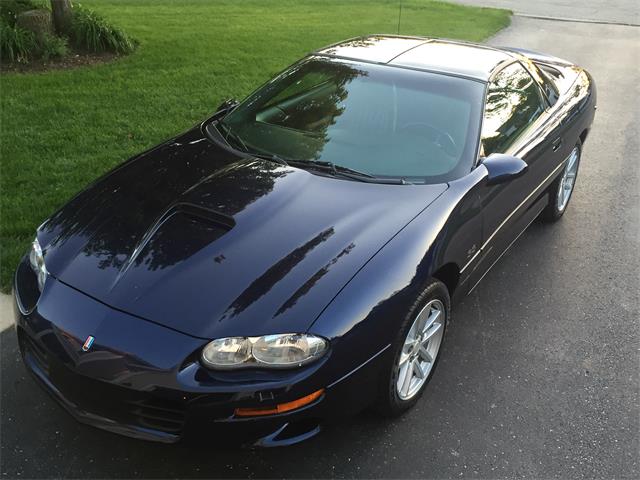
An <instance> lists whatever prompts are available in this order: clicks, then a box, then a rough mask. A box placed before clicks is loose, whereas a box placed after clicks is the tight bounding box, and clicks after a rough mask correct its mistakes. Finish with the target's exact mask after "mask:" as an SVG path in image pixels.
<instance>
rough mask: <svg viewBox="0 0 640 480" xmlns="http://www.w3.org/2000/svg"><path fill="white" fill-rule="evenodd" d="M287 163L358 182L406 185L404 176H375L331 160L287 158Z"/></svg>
mask: <svg viewBox="0 0 640 480" xmlns="http://www.w3.org/2000/svg"><path fill="white" fill-rule="evenodd" d="M289 164H290V165H293V166H295V167H300V168H309V167H311V168H315V169H317V170H321V171H323V172H328V173H330V174H331V175H333V176H334V177H345V178H349V179H351V180H357V181H359V182H367V183H385V184H390V185H407V184H410V182H407V181H406V180H405V179H404V178H383V177H376V176H375V175H371V174H370V173H366V172H361V171H359V170H355V169H353V168H349V167H345V166H342V165H336V164H335V163H333V162H327V161H321V160H289Z"/></svg>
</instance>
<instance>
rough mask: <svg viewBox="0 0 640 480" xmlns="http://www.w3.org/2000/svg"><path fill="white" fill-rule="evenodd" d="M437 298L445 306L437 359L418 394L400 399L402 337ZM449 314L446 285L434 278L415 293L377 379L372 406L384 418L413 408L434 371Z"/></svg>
mask: <svg viewBox="0 0 640 480" xmlns="http://www.w3.org/2000/svg"><path fill="white" fill-rule="evenodd" d="M434 299H438V300H440V301H441V302H442V304H443V305H444V314H445V318H444V322H443V327H444V332H443V336H442V341H441V343H440V349H439V350H438V353H437V355H436V358H435V360H434V362H433V366H432V367H431V370H430V371H429V373H428V376H427V380H426V381H425V382H424V384H423V385H422V387H421V388H420V390H419V391H418V393H416V394H415V395H414V396H413V397H412V398H410V399H409V400H403V399H401V398H400V396H399V395H398V391H397V388H396V383H397V381H398V369H397V365H398V362H399V360H400V355H401V353H402V349H403V346H404V342H405V339H406V337H407V334H408V333H409V329H410V328H411V326H412V325H413V322H414V320H415V319H416V317H417V316H418V314H419V313H420V311H422V309H423V308H424V307H425V306H426V305H427V304H428V303H429V302H430V301H432V300H434ZM450 316H451V299H450V298H449V292H448V291H447V287H446V286H445V285H444V284H443V283H442V282H440V281H438V280H435V279H430V280H429V281H428V282H427V284H426V286H425V287H424V289H423V291H422V293H420V295H418V297H417V298H416V299H415V301H414V302H413V304H412V305H411V306H410V307H409V308H408V310H407V313H406V314H405V316H404V318H403V321H402V325H401V327H400V329H399V330H398V334H397V336H396V338H395V340H394V342H393V344H392V345H391V351H392V352H393V355H392V356H391V361H390V362H389V364H388V365H387V366H386V367H385V369H384V370H383V372H382V374H381V378H380V392H379V394H378V399H377V402H376V404H375V409H376V411H378V413H380V414H382V415H384V416H387V417H395V416H398V415H401V414H402V413H404V412H405V411H407V410H409V409H410V408H411V407H413V406H414V405H415V404H416V403H417V402H418V400H419V399H420V397H421V396H422V394H423V393H424V391H425V389H426V387H427V385H428V384H429V381H430V380H431V378H432V377H433V372H434V371H435V369H436V367H437V366H438V360H439V358H440V352H442V346H443V344H444V338H445V335H446V330H447V325H448V323H449V318H450Z"/></svg>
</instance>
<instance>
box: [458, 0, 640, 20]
mask: <svg viewBox="0 0 640 480" xmlns="http://www.w3.org/2000/svg"><path fill="white" fill-rule="evenodd" d="M450 1H453V2H455V3H464V4H467V5H475V6H479V7H499V8H508V9H510V10H511V11H513V12H515V13H516V14H520V13H522V14H526V15H536V16H542V17H562V18H573V19H580V20H590V21H596V22H611V23H623V24H633V25H640V3H639V2H638V0H581V1H576V0H450Z"/></svg>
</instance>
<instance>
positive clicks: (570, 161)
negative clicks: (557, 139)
mask: <svg viewBox="0 0 640 480" xmlns="http://www.w3.org/2000/svg"><path fill="white" fill-rule="evenodd" d="M581 153H582V145H581V143H580V141H578V143H576V145H575V147H573V150H571V153H570V154H569V157H568V158H567V164H566V165H565V167H564V170H563V171H562V173H561V174H560V175H558V178H556V179H555V180H554V182H553V183H552V184H551V187H550V188H549V203H548V205H547V206H546V207H545V209H544V210H543V212H542V219H543V220H544V221H546V222H555V221H557V220H560V217H562V215H563V214H564V212H565V210H566V209H567V205H569V200H571V194H572V193H573V187H575V184H576V178H577V177H578V167H579V166H580V154H581Z"/></svg>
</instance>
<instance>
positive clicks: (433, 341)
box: [377, 279, 451, 416]
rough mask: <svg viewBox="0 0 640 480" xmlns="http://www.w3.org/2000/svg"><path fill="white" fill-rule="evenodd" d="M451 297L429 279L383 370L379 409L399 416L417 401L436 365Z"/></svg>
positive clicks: (413, 306)
mask: <svg viewBox="0 0 640 480" xmlns="http://www.w3.org/2000/svg"><path fill="white" fill-rule="evenodd" d="M450 311H451V300H450V298H449V293H448V291H447V288H446V287H445V285H444V284H443V283H442V282H440V281H438V280H434V279H432V280H430V281H429V283H428V284H427V286H426V287H425V288H424V290H423V291H422V293H421V294H420V295H419V296H418V298H417V299H416V300H415V302H414V303H413V304H412V305H411V307H410V308H409V310H408V313H407V315H406V316H405V318H404V321H403V324H402V327H401V328H400V331H399V332H398V335H397V337H396V339H395V341H394V343H393V345H392V348H393V351H394V355H393V357H392V362H391V364H390V365H388V366H387V368H386V370H385V371H384V372H383V373H384V375H383V378H382V382H381V385H382V388H381V391H380V395H379V398H378V403H377V407H378V408H377V409H378V411H379V412H380V413H382V414H384V415H387V416H396V415H399V414H401V413H402V412H404V411H406V410H408V409H409V408H411V407H412V406H413V405H415V404H416V402H417V401H418V399H419V398H420V396H421V395H422V393H423V392H424V390H425V387H426V386H427V383H428V382H429V379H430V378H431V375H432V374H433V371H434V369H435V367H436V365H437V362H438V358H439V354H440V349H441V346H442V342H443V340H444V333H445V329H446V326H447V323H448V320H449V315H450Z"/></svg>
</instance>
